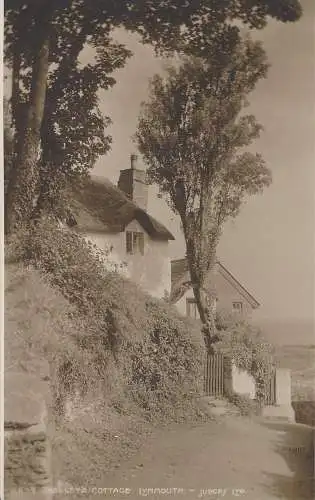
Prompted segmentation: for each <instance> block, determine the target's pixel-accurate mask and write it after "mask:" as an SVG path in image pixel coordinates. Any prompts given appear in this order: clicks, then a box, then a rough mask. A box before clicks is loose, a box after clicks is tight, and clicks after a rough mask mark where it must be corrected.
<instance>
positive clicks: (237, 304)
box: [233, 302, 243, 313]
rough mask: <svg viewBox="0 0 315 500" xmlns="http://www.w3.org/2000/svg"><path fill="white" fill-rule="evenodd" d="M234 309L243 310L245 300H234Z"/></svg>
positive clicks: (235, 310) (238, 311) (239, 311)
mask: <svg viewBox="0 0 315 500" xmlns="http://www.w3.org/2000/svg"><path fill="white" fill-rule="evenodd" d="M233 311H234V312H237V313H242V312H243V302H233Z"/></svg>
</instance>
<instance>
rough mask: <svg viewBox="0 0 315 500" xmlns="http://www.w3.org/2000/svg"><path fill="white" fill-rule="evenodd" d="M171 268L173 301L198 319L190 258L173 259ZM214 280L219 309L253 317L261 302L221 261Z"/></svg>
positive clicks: (186, 312) (178, 307)
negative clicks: (189, 265)
mask: <svg viewBox="0 0 315 500" xmlns="http://www.w3.org/2000/svg"><path fill="white" fill-rule="evenodd" d="M171 269H172V270H171V281H172V288H171V302H172V303H173V304H175V305H176V307H177V309H178V310H179V312H180V313H181V314H183V315H184V316H189V317H192V318H194V319H199V313H198V309H197V304H196V301H195V298H194V293H193V289H192V284H191V280H190V273H189V269H188V263H187V260H186V259H185V258H184V259H177V260H173V261H172V263H171ZM213 281H214V283H213V288H214V290H215V294H216V299H217V301H216V310H217V311H218V312H224V311H225V312H228V313H230V312H234V313H236V314H238V315H240V316H242V317H250V316H251V313H252V311H253V310H254V309H257V308H258V307H259V305H260V304H259V302H258V301H257V300H256V299H255V298H254V297H253V295H251V294H250V293H249V292H248V290H246V288H245V287H244V286H243V285H241V283H240V282H239V281H238V280H237V279H236V278H235V277H234V276H233V275H232V274H231V273H230V271H228V270H227V269H226V267H225V266H223V264H222V263H221V262H219V261H217V264H216V269H215V272H214V278H213Z"/></svg>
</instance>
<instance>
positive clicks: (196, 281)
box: [186, 240, 218, 353]
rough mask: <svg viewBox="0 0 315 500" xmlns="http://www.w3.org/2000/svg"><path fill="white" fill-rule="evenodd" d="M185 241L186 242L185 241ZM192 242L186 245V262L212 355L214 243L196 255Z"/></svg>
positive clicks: (214, 298)
mask: <svg viewBox="0 0 315 500" xmlns="http://www.w3.org/2000/svg"><path fill="white" fill-rule="evenodd" d="M186 241H187V240H186ZM194 247H195V244H194V242H192V241H191V242H190V243H188V245H187V260H188V267H189V271H190V277H191V282H192V286H193V291H194V297H195V300H196V304H197V308H198V312H199V316H200V320H201V322H202V333H203V336H204V342H205V346H206V350H207V352H209V353H213V344H214V343H215V342H216V341H217V340H218V337H217V329H216V323H215V316H216V292H215V287H214V271H215V266H216V242H212V244H211V247H212V248H211V249H209V248H208V249H207V250H206V249H204V251H202V252H201V253H202V254H203V255H198V253H197V252H196V249H195V248H194Z"/></svg>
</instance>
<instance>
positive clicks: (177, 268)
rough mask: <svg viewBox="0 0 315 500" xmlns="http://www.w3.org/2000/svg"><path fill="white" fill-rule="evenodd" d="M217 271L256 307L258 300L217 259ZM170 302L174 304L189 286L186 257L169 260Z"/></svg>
mask: <svg viewBox="0 0 315 500" xmlns="http://www.w3.org/2000/svg"><path fill="white" fill-rule="evenodd" d="M217 270H218V272H219V273H220V274H221V275H222V276H223V277H224V278H225V279H226V280H227V281H228V282H229V283H230V284H231V285H232V286H233V287H234V288H235V289H236V290H237V291H238V292H239V293H240V295H242V296H243V297H244V298H245V299H246V300H247V301H248V302H249V304H250V305H251V306H252V307H253V309H256V308H257V307H259V306H260V304H259V302H258V301H257V300H256V299H255V298H254V297H253V296H252V295H251V294H250V293H249V292H248V290H246V288H245V287H244V286H243V285H241V283H240V282H239V281H238V280H237V279H236V278H235V277H234V276H233V275H232V273H230V271H228V270H227V268H226V267H225V266H224V265H223V264H222V263H221V262H220V261H217ZM171 273H172V274H171V280H172V287H171V302H172V303H173V304H175V303H176V302H178V300H179V299H180V298H181V297H182V296H183V295H184V294H185V292H186V291H187V290H188V289H189V288H190V287H191V281H190V275H189V269H188V263H187V259H185V258H184V259H176V260H172V262H171Z"/></svg>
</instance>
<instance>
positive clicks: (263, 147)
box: [94, 0, 315, 321]
mask: <svg viewBox="0 0 315 500" xmlns="http://www.w3.org/2000/svg"><path fill="white" fill-rule="evenodd" d="M302 3H303V4H304V10H305V12H304V16H303V18H302V19H301V20H300V21H299V22H298V23H295V24H287V25H286V24H282V23H277V22H275V21H271V22H270V23H269V25H268V27H267V28H266V29H265V30H264V31H263V32H259V33H258V38H260V39H262V40H263V42H264V46H265V49H266V51H267V54H268V57H269V61H270V63H271V64H272V67H271V68H270V70H269V75H268V78H267V80H264V81H262V82H261V83H260V84H259V86H258V87H257V90H256V91H255V93H253V94H252V96H251V99H250V100H251V103H252V111H253V112H254V113H255V115H256V118H257V119H258V120H259V121H260V123H262V124H263V125H264V127H265V131H264V133H263V134H262V137H261V139H260V140H259V142H257V143H256V144H257V146H256V150H257V151H259V152H261V153H262V154H263V156H264V158H265V160H266V161H267V163H268V165H269V166H270V168H271V169H272V172H273V179H274V180H273V185H272V186H271V187H270V188H268V189H267V190H266V191H265V192H264V194H263V195H259V196H256V197H254V198H251V199H250V200H249V201H248V202H247V204H246V205H245V206H244V208H243V209H242V211H241V213H240V215H239V216H238V218H237V219H235V220H234V221H233V222H231V223H229V224H228V225H227V226H226V227H225V230H224V234H223V237H222V241H221V243H220V245H219V252H218V256H219V258H220V259H221V260H222V262H223V263H224V264H225V265H226V266H227V267H228V269H229V270H230V271H231V272H232V273H233V274H234V275H235V276H236V277H237V278H238V279H239V280H240V281H241V283H242V284H243V285H245V286H246V287H247V288H248V290H249V291H250V292H251V293H252V294H253V295H254V296H255V297H256V298H257V300H258V301H259V302H260V303H261V308H260V311H259V312H258V313H257V314H258V315H259V316H260V317H261V318H270V319H274V320H291V319H298V320H307V321H309V320H310V319H312V318H313V317H314V307H315V295H314V285H315V280H314V264H315V260H314V255H315V253H314V249H315V248H314V247H315V245H314V243H315V238H314V228H315V225H314V221H315V204H314V200H315V198H314V193H315V190H314V186H315V183H314V181H315V175H314V159H315V147H314V118H315V105H314V104H315V102H314V83H315V58H314V55H315V45H314V26H315V24H314V23H315V8H314V7H315V4H314V2H313V0H305V1H304V2H302ZM119 39H120V40H121V41H123V42H125V43H126V44H127V45H128V47H129V48H131V50H132V51H133V52H134V56H133V57H132V58H131V59H130V60H129V61H128V63H127V65H126V66H125V67H124V68H123V69H122V70H120V71H119V72H117V73H116V75H115V76H116V77H117V84H116V85H115V86H114V87H113V88H112V89H111V90H109V91H107V92H104V93H103V94H102V99H101V109H102V111H103V112H104V113H106V114H107V115H109V116H110V117H111V118H112V120H113V126H111V127H110V129H109V132H110V133H111V134H112V136H113V145H112V150H111V152H110V153H109V154H107V155H106V156H105V157H103V158H101V159H100V160H99V161H98V163H97V165H96V167H95V169H94V173H95V174H97V175H103V176H106V177H108V178H109V179H111V180H112V181H113V182H117V179H118V175H119V170H120V169H123V168H128V166H129V155H130V154H131V153H133V152H135V146H134V145H133V144H132V140H131V137H132V135H133V134H134V133H135V131H136V126H137V117H138V114H139V110H140V103H141V101H143V100H145V99H146V97H147V89H148V78H150V77H151V76H153V74H154V73H156V72H160V71H161V69H162V63H161V61H160V60H157V59H156V58H155V57H154V54H153V51H152V49H151V48H150V47H147V46H143V45H141V44H140V43H138V42H137V39H136V38H135V37H134V36H133V35H131V34H128V33H125V32H120V33H119ZM148 210H149V212H150V213H151V214H152V215H154V216H155V217H157V218H158V219H159V220H160V221H161V222H163V223H164V224H165V225H166V226H167V227H168V228H169V229H170V230H171V231H172V232H173V234H174V236H176V241H175V242H174V243H172V244H171V252H172V256H173V257H182V256H183V255H184V253H185V247H184V242H183V239H182V236H181V234H180V232H179V230H178V221H177V219H176V217H175V216H174V214H171V213H170V212H169V210H168V208H167V207H166V205H165V203H164V202H162V201H161V200H159V199H157V198H156V196H155V191H154V190H153V189H151V192H150V202H149V208H148Z"/></svg>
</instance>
